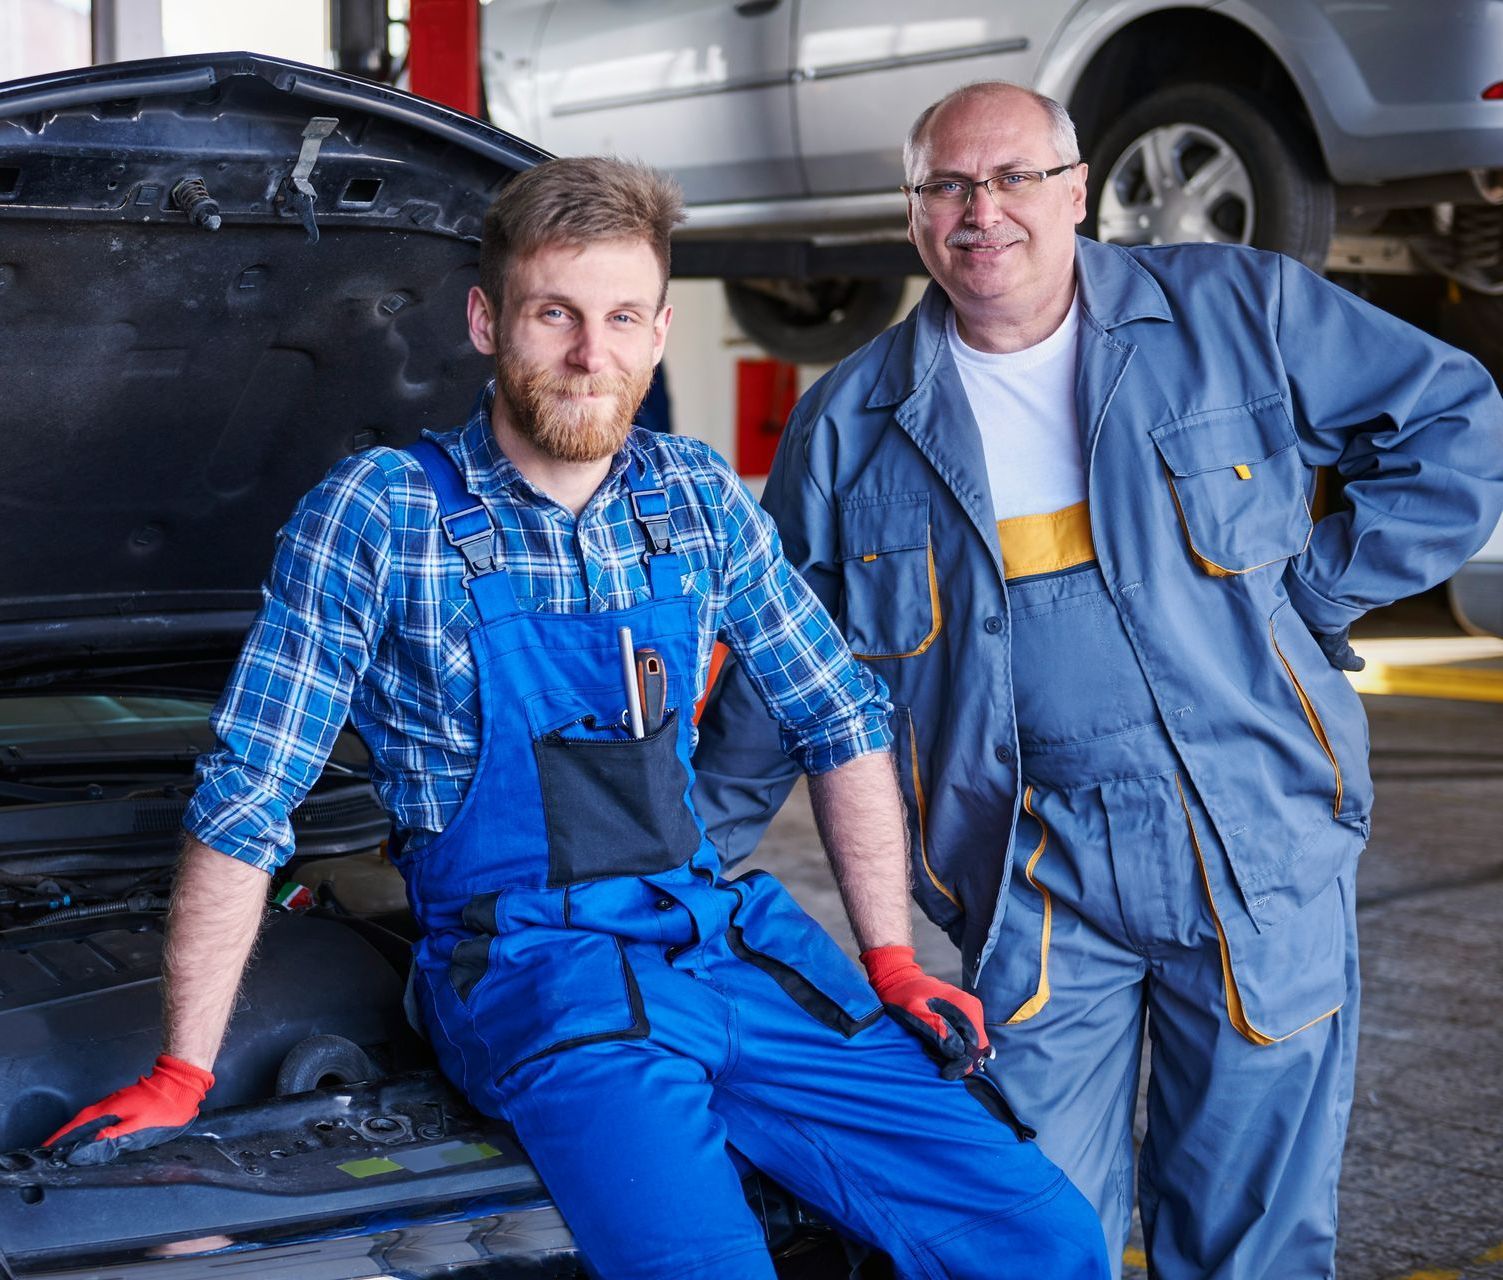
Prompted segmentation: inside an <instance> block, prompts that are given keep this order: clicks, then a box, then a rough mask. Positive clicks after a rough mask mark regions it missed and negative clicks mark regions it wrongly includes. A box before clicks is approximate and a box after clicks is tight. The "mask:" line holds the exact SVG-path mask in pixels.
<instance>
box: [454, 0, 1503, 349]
mask: <svg viewBox="0 0 1503 1280" xmlns="http://www.w3.org/2000/svg"><path fill="white" fill-rule="evenodd" d="M483 14H484V18H483V21H484V33H483V41H482V44H483V72H484V82H485V86H486V91H487V99H488V106H489V111H490V114H491V118H492V119H493V120H494V121H495V123H497V124H499V125H501V126H502V127H503V128H505V129H508V130H510V131H513V132H516V133H519V134H521V135H522V136H524V137H530V138H536V139H537V140H538V141H539V142H540V144H541V145H542V146H545V147H547V148H548V149H549V150H551V151H554V152H559V153H583V152H597V151H616V152H621V153H624V154H631V155H638V156H641V157H642V158H644V159H646V160H648V161H650V162H652V163H655V164H659V165H662V166H664V167H666V168H669V169H671V170H672V171H673V172H674V173H676V174H677V175H678V177H679V179H680V180H681V181H682V182H683V184H684V188H685V191H686V193H687V195H688V197H689V201H690V203H691V206H692V209H691V214H692V216H691V220H690V223H689V226H688V228H687V231H686V233H685V238H684V244H685V246H686V248H687V249H689V250H690V251H691V253H692V254H693V260H692V261H690V260H688V259H686V261H685V263H684V265H685V266H687V267H691V268H692V269H693V270H694V272H695V273H696V274H710V275H723V276H724V277H725V278H726V279H727V281H728V284H727V289H728V294H729V300H730V304H731V308H732V311H733V312H734V313H735V315H736V318H737V319H738V321H739V322H740V323H741V325H742V327H743V328H744V329H745V330H746V331H747V333H748V334H749V336H751V337H753V338H755V339H757V340H758V341H759V342H760V343H762V345H763V346H765V347H766V348H767V349H768V350H769V351H771V352H773V353H774V354H777V355H781V356H784V357H787V358H790V359H797V360H803V361H810V362H818V361H823V360H829V359H832V358H835V357H838V356H840V355H842V354H844V353H845V352H846V351H849V350H851V349H853V348H854V347H855V346H857V345H859V344H860V343H861V342H862V341H865V340H866V339H867V338H869V337H871V336H872V335H873V334H874V333H876V332H878V331H880V329H881V328H882V327H883V326H884V325H885V324H886V323H887V322H888V321H889V319H890V318H891V315H892V311H893V309H894V308H895V306H896V304H897V301H898V296H899V294H900V292H901V289H900V288H899V287H898V283H897V280H896V279H895V278H896V277H900V276H901V275H903V274H905V273H907V272H909V271H912V270H915V269H916V266H917V264H916V260H915V259H914V258H913V257H912V256H910V255H909V254H907V253H906V252H905V250H906V246H905V245H904V244H903V243H902V233H901V228H902V225H903V202H902V199H901V197H900V196H899V195H898V192H897V187H898V184H899V183H900V182H901V181H902V170H901V156H900V151H901V143H902V139H903V135H904V133H905V132H906V130H907V128H908V126H909V124H910V122H911V121H912V120H913V118H914V117H915V116H916V115H917V113H918V112H919V111H920V110H921V109H922V108H923V107H924V106H925V105H926V104H927V103H929V102H931V101H933V100H934V99H935V98H937V97H939V96H940V95H941V94H943V93H945V92H946V91H947V90H949V89H952V88H954V87H955V86H957V85H959V84H963V83H966V82H967V81H971V80H977V79H983V78H991V77H1000V78H1004V79H1009V80H1015V81H1019V82H1021V83H1024V84H1030V85H1033V86H1035V87H1037V88H1038V89H1040V90H1042V91H1043V92H1045V93H1047V94H1050V95H1051V96H1053V97H1055V98H1058V99H1059V100H1060V101H1062V102H1064V103H1065V104H1066V105H1067V106H1068V107H1069V109H1070V111H1071V113H1072V114H1073V115H1074V117H1075V120H1076V122H1077V124H1078V126H1079V130H1080V137H1081V143H1082V148H1083V153H1084V155H1085V157H1086V158H1087V159H1088V160H1089V161H1090V164H1091V179H1090V193H1091V213H1090V217H1089V219H1088V221H1087V223H1086V226H1085V231H1086V233H1087V234H1090V235H1094V236H1097V237H1099V238H1100V239H1103V240H1108V241H1112V242H1116V243H1120V244H1149V243H1162V242H1168V241H1176V240H1224V241H1229V242H1233V243H1245V244H1254V245H1259V246H1262V247H1264V248H1271V249H1278V250H1281V251H1283V252H1285V253H1289V254H1292V255H1294V256H1295V257H1298V258H1301V259H1302V260H1304V261H1305V262H1307V263H1308V264H1310V265H1311V266H1313V267H1316V268H1317V269H1319V268H1322V267H1326V266H1329V267H1330V268H1331V269H1333V270H1341V271H1346V272H1355V273H1362V274H1363V275H1364V276H1366V277H1368V280H1367V281H1366V282H1365V283H1366V287H1367V288H1368V289H1369V291H1370V292H1373V293H1374V294H1376V295H1378V296H1379V297H1380V298H1381V299H1382V300H1385V301H1391V300H1393V299H1395V298H1397V297H1398V295H1399V294H1400V293H1402V294H1403V295H1404V299H1403V300H1404V302H1405V304H1406V306H1408V307H1410V308H1413V307H1417V306H1423V307H1425V308H1426V309H1427V310H1433V312H1434V315H1433V316H1429V315H1426V316H1425V317H1422V318H1425V319H1434V321H1435V323H1436V327H1439V328H1440V329H1441V330H1442V331H1443V332H1444V333H1446V334H1447V335H1448V336H1450V337H1451V338H1452V339H1453V340H1454V341H1457V342H1458V344H1459V345H1462V346H1466V347H1469V348H1470V349H1472V350H1474V351H1476V352H1477V353H1478V354H1479V355H1481V356H1483V358H1484V359H1486V360H1489V361H1490V362H1491V363H1492V366H1493V368H1494V369H1495V370H1499V369H1500V368H1503V301H1500V295H1503V4H1498V3H1496V0H1451V2H1450V3H1447V4H1445V5H1442V6H1436V5H1424V4H1417V3H1413V0H1373V2H1372V3H1365V4H1360V5H1356V4H1351V3H1348V2H1347V0H1219V2H1216V3H1208V2H1207V0H1188V2H1187V0H1011V2H1009V3H1005V4H997V3H991V4H988V3H978V2H977V0H926V3H924V4H922V5H915V4H898V3H890V2H888V3H884V2H883V0H738V2H735V3H733V2H731V0H671V2H664V3H654V4H622V3H620V0H493V2H492V3H489V4H487V5H486V6H485V8H484V9H483ZM1396 280H1397V281H1398V282H1399V283H1396Z"/></svg>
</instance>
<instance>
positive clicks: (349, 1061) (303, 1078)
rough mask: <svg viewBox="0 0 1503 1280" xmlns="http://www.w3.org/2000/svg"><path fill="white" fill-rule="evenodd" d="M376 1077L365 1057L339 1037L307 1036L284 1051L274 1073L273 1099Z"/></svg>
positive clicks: (368, 1058)
mask: <svg viewBox="0 0 1503 1280" xmlns="http://www.w3.org/2000/svg"><path fill="white" fill-rule="evenodd" d="M378 1074H379V1072H377V1070H376V1066H375V1063H373V1062H372V1061H371V1060H370V1057H369V1055H368V1054H367V1053H366V1052H365V1050H364V1049H362V1048H361V1047H360V1046H359V1045H358V1044H356V1043H355V1042H354V1041H353V1040H346V1039H345V1038H344V1037H343V1036H308V1037H307V1038H306V1039H304V1040H299V1041H298V1042H297V1043H296V1044H295V1045H293V1046H292V1048H291V1049H289V1050H288V1051H287V1056H286V1057H285V1058H283V1059H282V1066H281V1069H280V1070H278V1072H277V1096H278V1097H279V1098H283V1097H286V1096H288V1095H289V1094H293V1093H307V1092H308V1090H309V1089H319V1088H322V1087H323V1086H325V1085H331V1084H336V1085H337V1084H355V1083H356V1082H357V1081H360V1080H374V1079H375V1078H376V1076H377V1075H378Z"/></svg>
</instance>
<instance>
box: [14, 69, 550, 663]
mask: <svg viewBox="0 0 1503 1280" xmlns="http://www.w3.org/2000/svg"><path fill="white" fill-rule="evenodd" d="M327 121H337V124H333V125H330V124H328V123H320V122H327ZM325 130H327V131H328V132H327V136H325V137H323V138H322V139H321V140H320V139H317V138H316V137H315V138H309V137H305V135H308V134H312V135H317V134H319V133H320V132H322V131H325ZM315 150H316V155H314V154H311V153H312V152H313V151H315ZM300 156H301V157H302V159H303V161H304V163H303V165H302V167H301V170H300V169H299V163H298V162H299V158H300ZM543 158H545V157H544V154H543V153H542V152H540V151H538V150H536V149H535V148H533V147H531V146H529V145H527V144H526V143H523V142H520V141H518V140H517V139H515V138H513V137H511V136H510V135H508V134H505V133H503V132H501V131H500V130H497V129H494V128H492V127H491V126H489V125H487V124H484V123H482V122H481V121H479V120H475V119H473V118H471V117H468V116H464V115H461V114H459V113H456V112H453V111H450V110H448V109H446V108H444V107H441V106H438V105H436V104H434V103H430V102H426V101H423V100H422V99H418V98H414V97H412V96H410V95H408V94H405V93H401V92H398V91H396V90H393V89H390V88H386V87H384V86H380V85H375V84H371V83H367V82H364V81H360V80H356V79H353V78H350V77H347V76H343V75H340V74H337V73H334V72H329V71H324V70H320V69H318V68H314V67H307V66H302V65H299V64H297V63H292V62H283V61H279V60H277V59H273V58H265V57H260V56H256V55H252V54H247V53H227V54H202V55H194V56H189V57H178V58H167V59H157V60H152V61H146V62H135V63H122V64H118V65H116V66H109V67H97V68H91V69H85V70H80V71H72V72H65V73H62V74H59V75H53V76H46V77H40V78H35V79H31V80H25V81H16V82H13V83H11V84H7V85H4V86H0V361H3V374H0V450H3V461H0V511H3V513H4V517H3V518H4V521H5V529H6V536H5V547H6V552H7V554H5V555H4V556H3V557H0V687H16V686H17V685H21V684H32V683H35V682H37V681H41V680H51V679H57V678H61V679H63V680H65V681H68V682H77V681H84V680H87V679H91V678H95V677H99V676H102V675H104V674H105V673H107V672H110V671H118V672H123V671H132V670H133V671H135V672H137V673H142V672H147V671H150V670H152V669H154V668H157V667H160V666H161V665H162V664H173V663H184V664H187V665H189V666H192V665H198V664H202V663H204V662H206V661H210V660H213V659H216V658H217V659H218V660H219V661H221V662H222V660H223V657H224V655H226V654H228V653H229V652H231V651H233V648H234V647H235V646H236V645H237V644H238V641H239V638H240V636H241V635H242V634H243V632H244V630H245V627H246V625H247V623H248V621H249V617H250V614H251V611H253V610H254V608H255V607H256V606H257V604H258V603H259V592H258V584H259V583H260V581H261V579H262V577H263V576H264V574H265V571H266V567H267V564H268V561H269V558H270V554H271V550H272V544H273V537H274V534H275V531H276V529H277V528H278V527H279V526H280V525H281V524H282V522H283V521H284V520H285V519H286V517H287V515H288V513H289V512H290V510H291V508H292V506H293V504H294V503H295V502H296V501H297V499H298V497H299V496H300V495H301V494H302V493H303V492H305V491H306V490H307V489H308V488H309V487H310V486H311V485H312V484H314V483H315V482H316V481H317V480H318V478H319V477H320V476H321V475H322V474H323V473H324V472H325V471H326V470H327V469H328V468H329V467H330V466H331V465H332V464H333V463H334V462H335V461H336V460H337V459H338V458H340V457H341V456H342V455H344V454H347V453H349V452H351V451H353V450H358V449H361V448H366V447H369V446H370V445H373V444H377V443H388V444H403V443H406V442H408V441H410V440H412V439H413V438H414V437H415V436H416V434H417V432H418V431H419V429H421V428H423V427H432V426H441V425H444V424H449V423H455V422H459V421H462V420H463V418H464V417H465V415H466V414H467V413H468V410H469V407H470V405H471V403H472V401H473V397H474V395H475V392H476V390H477V388H478V386H479V384H480V383H481V381H482V380H483V379H484V378H485V376H486V375H487V373H488V368H487V364H486V361H484V360H483V359H482V358H481V357H479V356H477V355H476V354H475V352H474V351H473V350H472V349H471V347H470V345H469V343H468V341H467V339H466V334H465V323H464V298H465V292H466V290H467V288H468V287H469V285H470V284H471V283H473V282H474V279H475V263H476V258H477V249H478V240H479V236H480V229H481V223H482V217H483V214H484V210H485V208H486V205H487V204H488V203H489V202H490V200H491V199H492V198H493V197H494V196H495V194H496V192H497V191H498V190H499V189H500V188H501V186H503V185H504V183H505V182H506V181H507V180H508V179H509V178H510V177H511V176H512V175H513V174H514V173H516V172H517V171H519V170H521V169H524V168H526V167H528V166H529V165H531V164H533V163H536V162H537V161H538V160H540V159H543ZM310 160H311V167H310V165H309V163H308V162H309V161H310ZM300 176H304V180H305V181H306V182H307V183H308V184H310V185H311V190H312V192H313V193H314V195H315V197H316V199H315V200H314V202H313V204H312V221H313V222H314V224H315V225H316V228H317V232H318V238H317V241H316V243H315V242H314V241H313V239H312V238H311V236H310V233H309V230H308V227H307V225H306V223H307V219H306V216H305V208H303V207H300V206H306V201H304V200H302V199H301V197H300V195H299V182H298V179H299V177H300ZM189 178H200V179H202V181H203V183H204V189H205V192H206V193H207V195H208V196H209V197H210V198H211V199H212V200H213V201H214V202H215V203H216V204H217V213H218V217H219V225H218V228H217V229H215V230H210V229H209V228H208V226H207V225H196V224H195V223H194V222H192V221H191V220H190V218H189V216H188V214H187V213H186V212H185V211H184V209H183V208H182V201H181V200H180V199H179V200H176V201H175V200H174V195H173V193H174V191H175V190H176V189H178V188H179V184H181V183H182V182H183V180H184V179H189ZM206 211H207V210H206Z"/></svg>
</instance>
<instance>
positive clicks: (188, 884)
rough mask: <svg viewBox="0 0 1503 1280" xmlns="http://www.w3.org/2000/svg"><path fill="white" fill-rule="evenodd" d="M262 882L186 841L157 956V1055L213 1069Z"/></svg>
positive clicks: (234, 862) (256, 918)
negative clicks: (164, 937)
mask: <svg viewBox="0 0 1503 1280" xmlns="http://www.w3.org/2000/svg"><path fill="white" fill-rule="evenodd" d="M267 884H268V879H267V875H266V873H265V872H264V871H261V870H259V869H258V868H256V867H253V866H251V865H250V864H249V863H246V862H241V861H239V860H238V859H235V858H230V857H226V856H225V855H224V854H222V853H218V852H216V851H215V850H213V849H211V848H210V847H209V846H208V845H206V844H203V843H202V842H200V841H198V840H195V839H194V838H193V837H191V836H189V837H188V838H187V841H186V842H185V844H184V846H183V853H182V857H181V859H180V860H179V862H178V871H177V881H176V883H175V885H174V886H173V891H172V907H171V910H170V911H169V912H168V916H167V941H166V946H165V948H164V950H163V955H162V1027H163V1044H162V1048H163V1051H164V1052H166V1053H170V1054H171V1055H172V1056H173V1057H175V1058H181V1059H183V1061H185V1062H191V1063H192V1064H193V1065H194V1066H197V1067H202V1068H204V1069H205V1070H210V1069H212V1068H213V1065H214V1059H215V1057H216V1056H217V1055H218V1053H219V1046H220V1043H221V1042H222V1041H223V1040H224V1032H225V1027H226V1026H227V1025H228V1023H229V1020H230V1010H231V1008H232V1007H233V1006H234V1003H235V994H236V992H237V991H239V989H240V975H241V974H242V972H243V971H244V969H245V963H246V960H247V959H248V958H249V956H250V952H251V948H252V946H254V945H255V941H256V935H257V933H258V932H259V931H260V928H261V919H262V915H263V914H264V912H265V908H266V887H267Z"/></svg>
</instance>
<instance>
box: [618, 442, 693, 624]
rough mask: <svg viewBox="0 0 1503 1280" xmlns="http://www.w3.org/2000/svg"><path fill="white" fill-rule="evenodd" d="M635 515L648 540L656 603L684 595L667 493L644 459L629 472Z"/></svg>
mask: <svg viewBox="0 0 1503 1280" xmlns="http://www.w3.org/2000/svg"><path fill="white" fill-rule="evenodd" d="M626 484H627V487H628V489H629V490H630V493H628V495H627V496H628V498H629V499H630V500H631V509H632V514H633V515H634V516H636V518H637V523H638V524H640V525H641V526H642V532H643V534H644V535H645V536H646V539H647V582H648V585H649V586H650V587H651V589H652V598H653V599H654V600H664V599H667V598H668V597H670V596H681V595H683V593H684V559H683V557H682V556H680V555H678V554H677V553H676V552H675V551H674V550H673V542H672V522H671V521H670V520H669V517H668V491H667V490H666V489H664V488H663V486H662V485H661V484H660V483H659V482H658V475H657V472H656V471H654V470H653V467H652V463H651V462H650V461H649V460H648V459H647V458H646V457H645V456H643V458H642V459H641V462H640V464H638V463H637V462H636V461H633V462H631V463H629V464H628V465H627V468H626Z"/></svg>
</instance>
